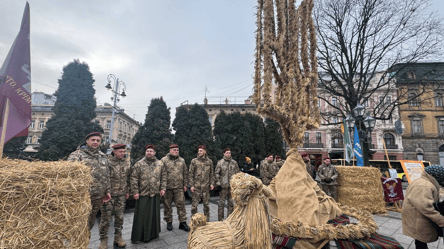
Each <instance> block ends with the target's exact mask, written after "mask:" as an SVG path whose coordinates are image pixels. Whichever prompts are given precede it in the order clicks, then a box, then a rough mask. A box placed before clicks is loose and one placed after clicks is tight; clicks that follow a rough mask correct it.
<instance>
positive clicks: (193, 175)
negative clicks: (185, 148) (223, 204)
mask: <svg viewBox="0 0 444 249" xmlns="http://www.w3.org/2000/svg"><path fill="white" fill-rule="evenodd" d="M197 148H198V151H197V157H196V158H194V159H193V160H191V164H190V171H189V174H188V175H189V177H190V180H189V186H190V190H191V192H192V193H193V197H192V204H191V216H193V215H194V214H195V213H197V205H199V202H200V200H201V199H202V200H203V205H204V214H205V215H206V216H207V221H210V207H209V201H210V190H213V189H214V185H213V184H214V183H213V182H214V174H213V161H211V159H210V158H208V156H207V148H206V147H205V145H200V146H198V147H197Z"/></svg>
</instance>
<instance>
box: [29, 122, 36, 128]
mask: <svg viewBox="0 0 444 249" xmlns="http://www.w3.org/2000/svg"><path fill="white" fill-rule="evenodd" d="M34 124H35V120H32V121H31V125H30V126H29V127H31V129H34Z"/></svg>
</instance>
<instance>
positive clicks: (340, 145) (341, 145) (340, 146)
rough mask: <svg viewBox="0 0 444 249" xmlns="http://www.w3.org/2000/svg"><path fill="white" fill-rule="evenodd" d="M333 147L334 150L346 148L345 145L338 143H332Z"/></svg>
mask: <svg viewBox="0 0 444 249" xmlns="http://www.w3.org/2000/svg"><path fill="white" fill-rule="evenodd" d="M331 147H332V148H344V144H342V143H341V144H339V143H338V144H337V143H332V144H331Z"/></svg>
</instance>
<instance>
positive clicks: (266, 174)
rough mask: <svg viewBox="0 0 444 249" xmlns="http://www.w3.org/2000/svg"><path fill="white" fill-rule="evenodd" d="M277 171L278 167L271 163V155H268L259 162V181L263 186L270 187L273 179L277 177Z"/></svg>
mask: <svg viewBox="0 0 444 249" xmlns="http://www.w3.org/2000/svg"><path fill="white" fill-rule="evenodd" d="M278 171H279V168H278V166H277V165H276V163H275V162H273V155H272V154H268V155H267V157H266V158H265V160H264V161H262V162H261V171H260V174H261V180H262V183H263V184H264V185H267V186H268V185H270V182H271V180H272V179H273V177H275V176H276V175H277V172H278Z"/></svg>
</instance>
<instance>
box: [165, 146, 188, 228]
mask: <svg viewBox="0 0 444 249" xmlns="http://www.w3.org/2000/svg"><path fill="white" fill-rule="evenodd" d="M161 161H162V162H163V165H164V169H165V170H166V172H167V185H166V192H165V196H164V202H163V204H164V210H163V214H164V218H163V219H164V220H165V221H166V223H167V230H168V231H171V230H173V207H172V204H173V200H174V203H175V204H176V208H177V215H178V216H179V222H180V224H179V229H182V230H184V231H187V232H188V231H190V228H189V227H188V225H187V211H186V210H185V196H184V194H183V192H184V191H187V181H188V169H187V165H186V164H185V160H184V159H183V158H182V157H179V146H178V145H177V144H172V145H171V146H170V153H168V154H167V155H166V156H165V157H163V158H162V159H161Z"/></svg>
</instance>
